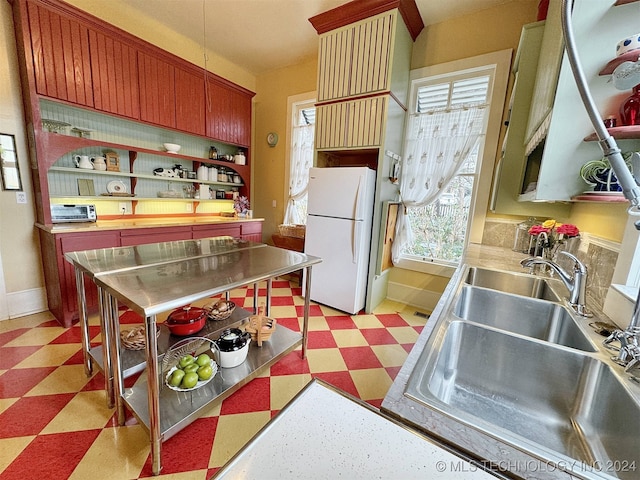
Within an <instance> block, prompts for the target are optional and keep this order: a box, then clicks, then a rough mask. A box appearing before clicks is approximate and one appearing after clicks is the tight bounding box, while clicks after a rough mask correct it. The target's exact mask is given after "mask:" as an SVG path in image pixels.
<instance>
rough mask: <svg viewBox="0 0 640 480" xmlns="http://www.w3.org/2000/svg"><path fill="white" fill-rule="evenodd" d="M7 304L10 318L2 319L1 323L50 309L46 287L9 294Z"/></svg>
mask: <svg viewBox="0 0 640 480" xmlns="http://www.w3.org/2000/svg"><path fill="white" fill-rule="evenodd" d="M6 302H7V308H6V312H7V314H8V315H9V316H8V317H6V318H0V321H1V320H8V319H10V318H17V317H24V316H25V315H31V314H34V313H40V312H46V311H47V310H48V309H49V307H48V306H47V291H46V290H45V289H44V287H43V288H31V289H29V290H22V291H20V292H13V293H7V297H6ZM3 310H4V309H3ZM5 316H6V314H5Z"/></svg>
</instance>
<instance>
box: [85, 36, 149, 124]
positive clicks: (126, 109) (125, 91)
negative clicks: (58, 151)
mask: <svg viewBox="0 0 640 480" xmlns="http://www.w3.org/2000/svg"><path fill="white" fill-rule="evenodd" d="M89 45H90V48H91V72H92V74H93V92H94V101H95V108H96V109H98V110H102V111H105V112H109V113H115V114H118V115H124V116H125V117H129V118H134V119H136V120H137V119H139V118H140V98H139V93H138V58H137V52H136V50H135V49H134V48H132V47H130V46H129V45H127V44H126V43H124V42H121V41H120V40H118V39H115V38H113V37H110V36H108V35H105V34H104V33H101V32H98V31H94V30H90V31H89Z"/></svg>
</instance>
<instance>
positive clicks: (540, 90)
mask: <svg viewBox="0 0 640 480" xmlns="http://www.w3.org/2000/svg"><path fill="white" fill-rule="evenodd" d="M563 52H564V40H563V36H562V22H561V18H560V0H550V2H549V11H548V14H547V19H546V21H545V25H544V34H543V36H542V44H541V45H540V53H541V55H540V58H539V60H538V68H537V71H536V80H535V83H534V87H533V96H532V101H531V108H530V110H529V121H528V123H527V131H526V134H525V145H529V144H530V143H531V141H532V139H533V138H534V136H535V137H536V138H537V139H538V140H539V139H540V137H544V135H545V134H546V130H548V127H549V115H550V113H551V109H552V108H553V101H554V99H555V97H556V87H557V84H558V74H559V72H560V62H561V61H562V54H563ZM533 146H534V147H535V145H533Z"/></svg>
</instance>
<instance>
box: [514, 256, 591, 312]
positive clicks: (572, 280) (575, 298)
mask: <svg viewBox="0 0 640 480" xmlns="http://www.w3.org/2000/svg"><path fill="white" fill-rule="evenodd" d="M560 253H561V254H563V255H565V256H567V257H569V258H570V259H571V260H573V275H571V274H569V273H567V272H566V271H565V270H564V269H563V268H562V267H561V266H560V265H558V264H557V263H555V262H552V261H551V260H547V259H545V258H540V257H530V258H525V259H524V260H522V261H521V262H520V264H521V265H522V266H523V267H533V266H534V265H547V266H549V267H551V268H552V269H553V270H554V271H555V272H556V273H557V274H558V277H560V280H562V283H564V286H565V287H567V290H569V305H571V307H572V308H573V309H574V310H575V311H576V313H577V314H578V315H581V316H583V317H591V316H592V315H591V313H589V311H588V310H587V305H586V303H587V267H586V265H585V264H584V263H582V262H581V261H580V260H578V258H577V257H576V256H575V255H573V254H571V253H569V252H565V251H561V252H560Z"/></svg>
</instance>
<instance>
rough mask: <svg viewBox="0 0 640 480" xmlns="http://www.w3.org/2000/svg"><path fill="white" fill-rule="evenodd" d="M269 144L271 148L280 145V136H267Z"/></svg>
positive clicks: (271, 134)
mask: <svg viewBox="0 0 640 480" xmlns="http://www.w3.org/2000/svg"><path fill="white" fill-rule="evenodd" d="M267 143H268V144H269V146H270V147H275V146H276V144H277V143H278V134H277V133H273V132H271V133H269V134H268V135H267Z"/></svg>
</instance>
